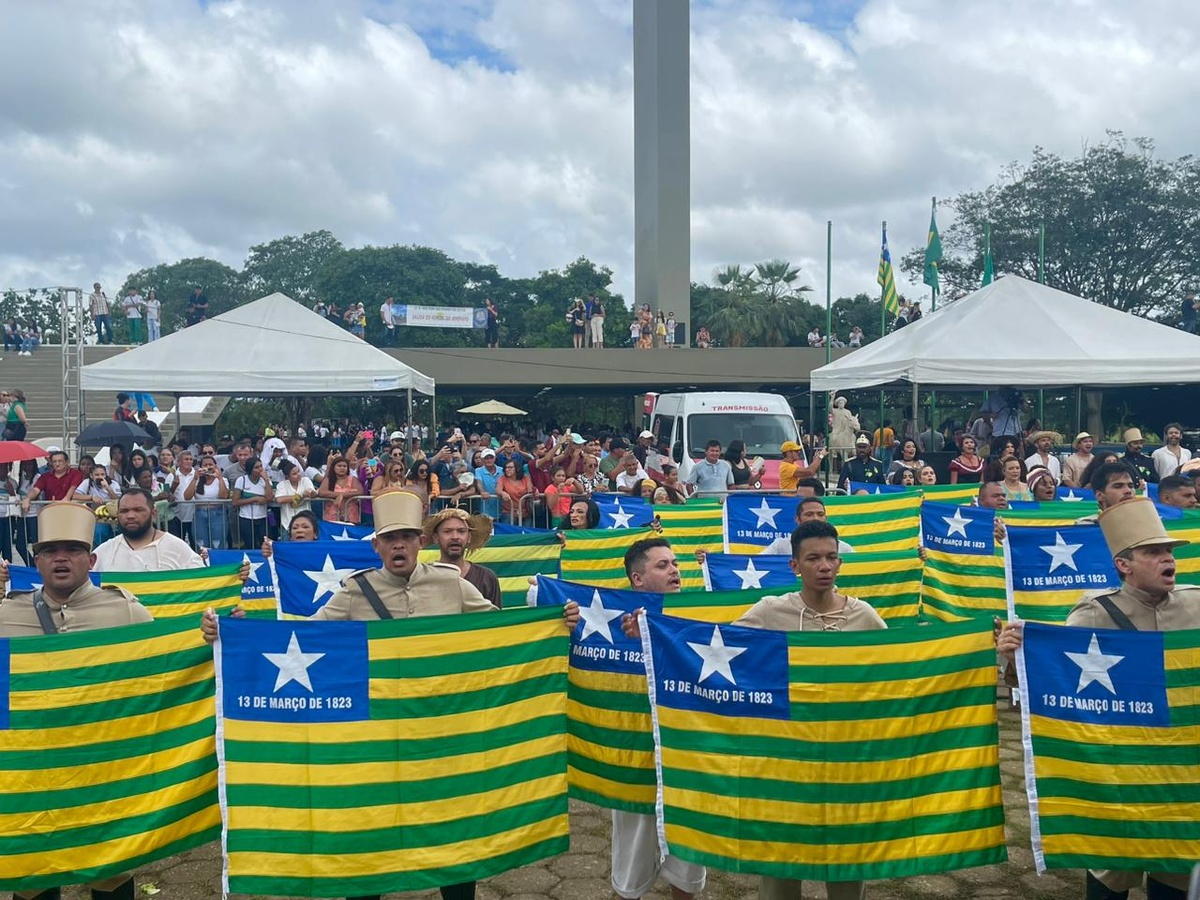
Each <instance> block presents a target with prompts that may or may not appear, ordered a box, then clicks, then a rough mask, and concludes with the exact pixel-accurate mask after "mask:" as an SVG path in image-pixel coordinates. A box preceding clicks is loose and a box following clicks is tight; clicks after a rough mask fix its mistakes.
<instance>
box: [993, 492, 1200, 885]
mask: <svg viewBox="0 0 1200 900" xmlns="http://www.w3.org/2000/svg"><path fill="white" fill-rule="evenodd" d="M1099 521H1100V530H1101V531H1102V532H1103V533H1104V539H1105V541H1106V542H1107V543H1108V549H1109V550H1110V551H1111V552H1112V555H1113V565H1114V566H1115V567H1116V569H1117V574H1118V576H1120V578H1121V582H1122V584H1121V587H1120V588H1119V589H1118V590H1109V591H1100V592H1097V593H1088V594H1085V595H1084V596H1083V598H1082V599H1081V600H1080V601H1079V602H1078V603H1076V604H1075V608H1074V609H1072V610H1071V613H1070V615H1068V617H1067V621H1066V624H1067V625H1069V626H1078V627H1081V628H1098V629H1114V628H1115V629H1120V630H1122V631H1177V630H1184V629H1193V628H1200V586H1195V585H1176V583H1175V554H1174V549H1175V548H1176V547H1178V546H1180V545H1181V544H1186V543H1188V541H1186V540H1181V539H1178V538H1172V537H1171V536H1170V535H1169V534H1168V533H1167V531H1166V529H1165V528H1164V527H1163V524H1162V520H1161V519H1160V518H1159V516H1158V511H1157V510H1156V509H1155V507H1154V503H1153V502H1152V501H1150V500H1148V499H1146V498H1144V497H1134V498H1132V499H1129V500H1125V501H1123V502H1120V503H1117V504H1115V505H1113V506H1110V507H1108V508H1107V509H1105V510H1103V511H1102V512H1101V513H1100V519H1099ZM1021 643H1022V623H1020V622H1009V623H1008V624H1006V625H1005V626H1004V627H1003V628H1002V629H1001V632H1000V636H999V638H998V640H997V648H998V649H999V651H1000V652H1001V653H1004V654H1006V655H1007V656H1009V658H1012V657H1013V655H1014V654H1015V653H1016V650H1017V648H1018V647H1020V646H1021ZM1097 652H1098V651H1097ZM1110 658H1111V657H1110ZM1031 677H1032V674H1031ZM1143 877H1145V878H1146V881H1147V883H1146V896H1147V898H1148V900H1167V898H1178V900H1183V898H1184V896H1185V894H1186V891H1187V882H1188V876H1187V875H1183V874H1178V873H1169V872H1161V873H1160V872H1151V873H1148V874H1147V873H1144V872H1130V871H1116V870H1109V869H1103V870H1089V871H1088V873H1087V893H1086V898H1087V900H1123V898H1126V897H1128V896H1129V889H1130V888H1133V887H1140V886H1141V884H1142V880H1143Z"/></svg>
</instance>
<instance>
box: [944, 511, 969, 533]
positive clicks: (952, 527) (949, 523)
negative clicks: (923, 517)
mask: <svg viewBox="0 0 1200 900" xmlns="http://www.w3.org/2000/svg"><path fill="white" fill-rule="evenodd" d="M942 521H943V522H945V523H946V527H947V528H948V529H949V530H948V531H947V532H946V537H954V535H956V534H961V535H962V536H963V537H966V536H967V526H968V525H970V524H971V520H970V519H966V518H963V514H962V507H959V508H958V509H956V510H954V515H953V516H942Z"/></svg>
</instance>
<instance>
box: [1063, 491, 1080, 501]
mask: <svg viewBox="0 0 1200 900" xmlns="http://www.w3.org/2000/svg"><path fill="white" fill-rule="evenodd" d="M1063 501H1064V502H1066V503H1082V502H1083V498H1082V497H1076V496H1075V492H1074V491H1072V490H1068V491H1067V496H1065V497H1063Z"/></svg>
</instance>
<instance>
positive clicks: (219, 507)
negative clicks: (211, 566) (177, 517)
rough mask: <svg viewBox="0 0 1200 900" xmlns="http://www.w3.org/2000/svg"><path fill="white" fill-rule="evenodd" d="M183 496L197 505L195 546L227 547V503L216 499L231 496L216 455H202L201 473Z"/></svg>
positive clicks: (194, 521) (194, 534)
mask: <svg viewBox="0 0 1200 900" xmlns="http://www.w3.org/2000/svg"><path fill="white" fill-rule="evenodd" d="M183 499H184V501H185V502H187V503H192V504H193V505H194V514H193V515H194V517H193V519H192V537H194V538H195V540H196V546H197V547H211V548H213V549H214V550H220V549H222V548H224V547H228V546H229V541H228V539H227V537H226V534H225V519H226V515H225V512H226V510H225V504H224V503H219V502H216V501H223V500H227V499H229V482H227V481H226V480H225V478H224V476H222V475H221V470H220V468H218V467H217V461H216V459H215V458H214V457H212V456H205V457H202V458H201V460H200V470H199V474H198V475H197V477H196V478H195V479H194V480H193V481H192V482H191V483H190V484H189V485H188V486H187V487H186V488H185V489H184V492H183Z"/></svg>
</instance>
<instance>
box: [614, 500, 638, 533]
mask: <svg viewBox="0 0 1200 900" xmlns="http://www.w3.org/2000/svg"><path fill="white" fill-rule="evenodd" d="M613 506H615V507H616V508H617V511H616V512H615V513H614V512H610V513H608V517H609V518H610V519H612V520H613V524H612V527H613V528H628V527H629V520H630V519H632V518H633V513H627V512H625V510H623V509H622V508H621V501H620V500H618V501H616V502H615V503H614V504H613Z"/></svg>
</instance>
